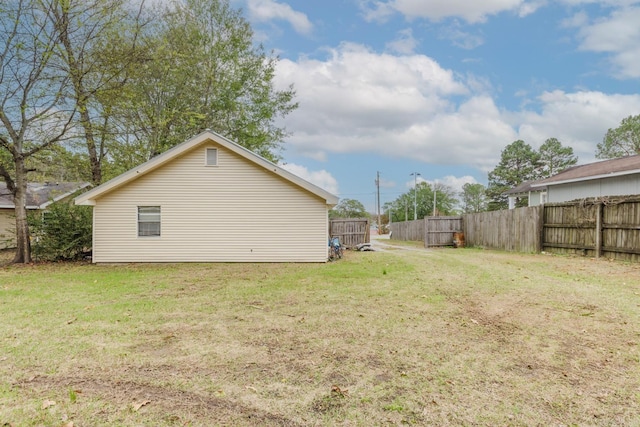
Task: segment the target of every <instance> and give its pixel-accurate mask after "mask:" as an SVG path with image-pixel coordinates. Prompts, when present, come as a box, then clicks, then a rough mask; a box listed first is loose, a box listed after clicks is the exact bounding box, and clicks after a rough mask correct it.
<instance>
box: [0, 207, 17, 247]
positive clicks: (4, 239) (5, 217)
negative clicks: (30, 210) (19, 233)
mask: <svg viewBox="0 0 640 427" xmlns="http://www.w3.org/2000/svg"><path fill="white" fill-rule="evenodd" d="M15 229H16V216H15V214H14V211H13V209H0V249H6V248H15V246H16V233H15Z"/></svg>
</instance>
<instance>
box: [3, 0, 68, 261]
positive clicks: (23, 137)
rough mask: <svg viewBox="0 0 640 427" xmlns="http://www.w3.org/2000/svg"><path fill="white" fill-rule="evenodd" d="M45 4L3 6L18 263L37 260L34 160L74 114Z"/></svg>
mask: <svg viewBox="0 0 640 427" xmlns="http://www.w3.org/2000/svg"><path fill="white" fill-rule="evenodd" d="M41 6H42V5H41V4H40V3H39V2H38V1H37V0H9V1H6V2H3V3H2V5H0V149H2V150H5V151H6V153H8V155H5V156H0V162H1V163H0V176H1V177H2V178H3V179H4V181H5V182H6V184H7V188H8V190H9V191H10V192H11V194H12V195H13V201H14V204H15V217H16V243H17V251H16V255H15V258H14V262H17V263H28V262H31V245H30V236H29V226H28V224H27V210H26V203H27V173H28V172H29V168H28V160H29V158H30V157H32V156H34V155H35V154H37V153H38V152H40V151H41V150H44V149H46V148H48V147H50V146H52V145H53V144H56V143H58V142H60V141H61V140H62V139H63V138H64V137H65V135H66V134H67V131H68V130H69V128H70V126H71V118H72V116H73V114H74V111H68V110H65V105H64V99H65V96H66V91H67V89H68V83H69V79H68V78H67V77H66V76H65V75H64V73H61V72H60V68H59V64H56V63H55V60H54V58H55V56H54V49H55V45H56V42H57V37H58V34H57V33H56V31H55V29H54V28H52V27H51V24H50V22H49V21H48V20H47V19H46V16H47V14H48V13H49V10H46V9H43V8H42V7H41ZM6 153H5V154H6ZM2 159H5V160H2ZM6 159H8V160H6Z"/></svg>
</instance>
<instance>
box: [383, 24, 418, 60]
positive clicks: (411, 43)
mask: <svg viewBox="0 0 640 427" xmlns="http://www.w3.org/2000/svg"><path fill="white" fill-rule="evenodd" d="M416 47H418V41H417V40H416V39H415V38H414V37H413V30H412V29H411V28H407V29H405V30H402V31H400V32H399V33H398V38H396V39H395V40H393V41H391V42H389V43H387V49H389V50H391V51H392V52H396V53H400V54H404V55H409V54H412V53H413V52H415V50H416Z"/></svg>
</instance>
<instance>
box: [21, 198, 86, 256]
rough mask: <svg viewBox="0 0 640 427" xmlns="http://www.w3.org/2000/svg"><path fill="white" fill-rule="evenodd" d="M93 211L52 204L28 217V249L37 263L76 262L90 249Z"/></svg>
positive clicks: (68, 204) (65, 204)
mask: <svg viewBox="0 0 640 427" xmlns="http://www.w3.org/2000/svg"><path fill="white" fill-rule="evenodd" d="M92 223H93V217H92V209H91V207H90V206H75V205H73V204H70V203H64V202H60V203H53V204H52V205H50V206H49V208H47V210H46V211H45V212H34V213H32V214H31V215H30V216H29V227H30V228H31V236H32V243H31V248H32V250H33V255H34V257H35V259H36V260H46V261H58V260H77V259H81V258H82V256H83V255H84V254H85V253H86V252H87V251H89V250H90V249H91V232H92Z"/></svg>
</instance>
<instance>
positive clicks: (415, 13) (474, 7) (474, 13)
mask: <svg viewBox="0 0 640 427" xmlns="http://www.w3.org/2000/svg"><path fill="white" fill-rule="evenodd" d="M540 4H541V2H540V1H531V2H526V1H525V0H482V1H469V0H385V1H368V2H361V7H362V8H363V10H364V11H365V18H366V19H368V20H370V21H371V20H378V21H380V20H384V19H386V18H388V17H389V16H390V15H391V14H392V13H393V12H398V13H401V14H403V15H404V16H405V17H406V18H407V19H413V18H426V19H429V20H432V21H440V20H442V19H444V18H449V17H458V18H461V19H464V20H465V21H467V22H470V23H476V22H484V21H485V20H486V19H487V17H488V16H490V15H495V14H498V13H500V12H505V11H513V12H516V13H518V14H519V15H520V16H524V15H527V14H529V13H532V12H533V11H535V10H536V9H537V8H538V7H539V6H540Z"/></svg>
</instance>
